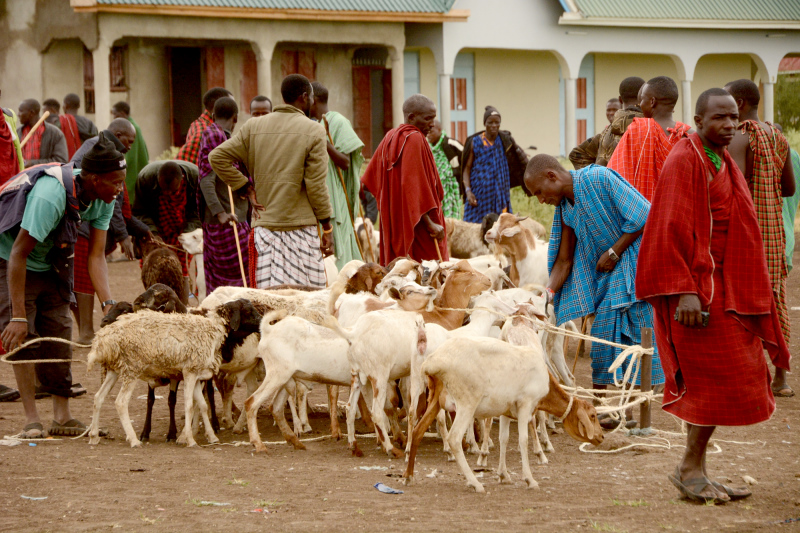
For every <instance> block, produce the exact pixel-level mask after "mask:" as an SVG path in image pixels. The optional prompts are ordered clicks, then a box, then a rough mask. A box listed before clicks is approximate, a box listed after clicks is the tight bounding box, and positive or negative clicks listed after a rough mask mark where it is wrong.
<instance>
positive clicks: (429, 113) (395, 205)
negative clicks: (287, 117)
mask: <svg viewBox="0 0 800 533" xmlns="http://www.w3.org/2000/svg"><path fill="white" fill-rule="evenodd" d="M403 116H404V117H405V124H402V125H401V126H399V127H397V128H395V129H393V130H390V131H389V132H388V133H387V134H386V136H385V137H384V138H383V140H382V141H381V143H380V144H379V145H378V149H377V150H375V155H374V156H373V157H372V160H370V162H369V165H368V166H367V171H366V172H365V173H364V176H362V178H361V183H363V184H364V187H366V189H367V190H368V191H369V192H371V193H372V194H373V195H375V198H376V199H377V200H378V209H379V210H380V213H381V223H380V232H381V246H380V248H381V256H380V263H381V264H382V265H387V264H388V263H390V262H391V261H392V260H393V259H395V258H397V257H411V258H412V259H414V260H415V261H422V260H426V259H428V260H435V259H439V258H440V257H441V258H442V259H443V260H448V259H449V256H448V255H447V241H446V236H445V231H444V214H443V212H442V199H443V198H444V190H443V189H442V182H441V180H439V171H438V170H437V168H436V161H434V159H433V153H432V152H431V149H430V147H429V146H428V140H427V135H428V132H429V131H430V130H431V127H432V126H433V121H434V119H435V118H436V105H435V104H434V103H433V101H431V99H430V98H428V97H426V96H423V95H421V94H415V95H414V96H411V97H409V99H408V100H406V101H405V102H404V103H403ZM437 246H438V248H439V250H438V252H437V250H436V248H437Z"/></svg>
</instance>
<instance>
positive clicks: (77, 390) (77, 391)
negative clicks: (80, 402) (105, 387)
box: [70, 383, 86, 398]
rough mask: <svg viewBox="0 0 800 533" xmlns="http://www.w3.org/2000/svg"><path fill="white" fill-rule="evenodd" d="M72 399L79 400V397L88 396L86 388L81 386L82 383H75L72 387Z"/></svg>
mask: <svg viewBox="0 0 800 533" xmlns="http://www.w3.org/2000/svg"><path fill="white" fill-rule="evenodd" d="M70 393H71V394H70V398H77V397H78V396H83V395H84V394H86V387H84V386H83V385H81V384H80V383H73V384H72V387H71V388H70Z"/></svg>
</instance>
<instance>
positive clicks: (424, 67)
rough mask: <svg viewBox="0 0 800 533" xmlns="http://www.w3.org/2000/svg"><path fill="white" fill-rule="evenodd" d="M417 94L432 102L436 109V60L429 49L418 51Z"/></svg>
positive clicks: (437, 94) (437, 100)
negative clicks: (434, 103)
mask: <svg viewBox="0 0 800 533" xmlns="http://www.w3.org/2000/svg"><path fill="white" fill-rule="evenodd" d="M419 92H420V93H421V94H424V95H425V96H427V97H428V98H430V99H431V100H433V101H434V102H436V106H437V108H440V107H441V105H442V103H441V102H439V77H438V75H437V74H436V58H435V57H434V56H433V52H431V51H430V49H429V48H420V49H419Z"/></svg>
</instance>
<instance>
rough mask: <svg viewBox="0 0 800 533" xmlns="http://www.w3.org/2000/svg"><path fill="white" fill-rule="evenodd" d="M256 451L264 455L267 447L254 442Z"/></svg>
mask: <svg viewBox="0 0 800 533" xmlns="http://www.w3.org/2000/svg"><path fill="white" fill-rule="evenodd" d="M256 453H263V454H264V455H266V454H267V447H266V446H264V445H263V444H262V445H261V446H259V445H258V444H256Z"/></svg>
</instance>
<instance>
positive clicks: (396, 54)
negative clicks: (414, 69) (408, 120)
mask: <svg viewBox="0 0 800 533" xmlns="http://www.w3.org/2000/svg"><path fill="white" fill-rule="evenodd" d="M389 56H390V59H391V62H392V126H393V127H397V126H399V125H400V124H402V123H403V122H404V119H403V101H404V92H405V70H404V67H403V49H402V48H400V49H399V50H398V49H397V48H391V49H390V51H389Z"/></svg>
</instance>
